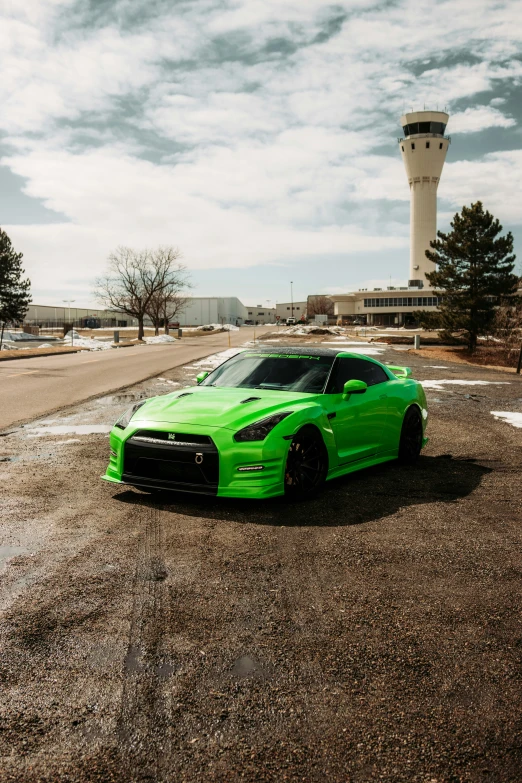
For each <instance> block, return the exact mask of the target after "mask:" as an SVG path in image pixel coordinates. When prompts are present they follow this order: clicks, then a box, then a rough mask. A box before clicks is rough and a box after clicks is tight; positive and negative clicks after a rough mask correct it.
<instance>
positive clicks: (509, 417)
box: [490, 411, 522, 429]
mask: <svg viewBox="0 0 522 783" xmlns="http://www.w3.org/2000/svg"><path fill="white" fill-rule="evenodd" d="M490 412H491V415H492V416H494V417H495V419H498V420H499V421H503V422H505V423H506V424H511V426H512V427H518V429H522V413H517V412H516V411H490Z"/></svg>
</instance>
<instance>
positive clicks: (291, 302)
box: [290, 280, 294, 318]
mask: <svg viewBox="0 0 522 783" xmlns="http://www.w3.org/2000/svg"><path fill="white" fill-rule="evenodd" d="M293 286H294V281H293V280H290V306H291V308H292V309H291V311H290V315H291V316H292V318H293V317H294V287H293Z"/></svg>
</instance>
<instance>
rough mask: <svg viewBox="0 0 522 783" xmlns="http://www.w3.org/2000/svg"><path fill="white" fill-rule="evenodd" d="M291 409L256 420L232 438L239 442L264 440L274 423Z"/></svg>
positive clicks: (288, 413)
mask: <svg viewBox="0 0 522 783" xmlns="http://www.w3.org/2000/svg"><path fill="white" fill-rule="evenodd" d="M291 413H293V411H287V412H286V413H275V414H274V415H273V416H268V417H267V418H266V419H261V421H256V423H255V424H249V425H248V427H245V428H244V429H242V430H239V432H236V434H235V435H234V440H236V441H239V442H244V441H249V440H264V439H265V438H266V436H267V435H268V433H269V432H272V430H273V429H274V427H275V426H276V424H279V422H280V421H283V419H286V417H287V416H290V414H291Z"/></svg>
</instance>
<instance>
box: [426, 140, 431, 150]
mask: <svg viewBox="0 0 522 783" xmlns="http://www.w3.org/2000/svg"><path fill="white" fill-rule="evenodd" d="M429 148H430V143H429V141H427V142H426V149H427V150H429Z"/></svg>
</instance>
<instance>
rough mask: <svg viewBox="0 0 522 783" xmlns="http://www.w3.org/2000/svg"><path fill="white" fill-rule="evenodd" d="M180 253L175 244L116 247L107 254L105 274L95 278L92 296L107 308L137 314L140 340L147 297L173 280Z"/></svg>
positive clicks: (142, 332) (141, 338)
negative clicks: (106, 270) (149, 246)
mask: <svg viewBox="0 0 522 783" xmlns="http://www.w3.org/2000/svg"><path fill="white" fill-rule="evenodd" d="M180 256H181V253H180V251H179V250H178V249H177V248H174V247H159V248H157V249H156V250H133V249H132V248H130V247H118V248H117V249H116V250H115V251H114V252H113V253H111V254H110V256H109V269H108V272H107V274H106V275H104V276H103V277H100V278H98V279H97V281H96V287H95V296H96V298H97V299H98V301H99V302H101V303H102V304H103V305H104V306H105V307H106V308H107V309H109V310H116V311H119V312H121V313H126V314H127V315H130V316H132V317H133V318H136V319H137V321H138V340H143V335H144V328H143V321H144V318H145V315H147V311H148V308H149V304H150V301H151V299H152V297H153V296H155V295H157V294H159V293H161V292H163V291H166V290H168V289H169V287H172V286H174V285H175V284H176V280H177V279H178V277H179V267H180V264H179V263H178V259H179V258H180Z"/></svg>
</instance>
